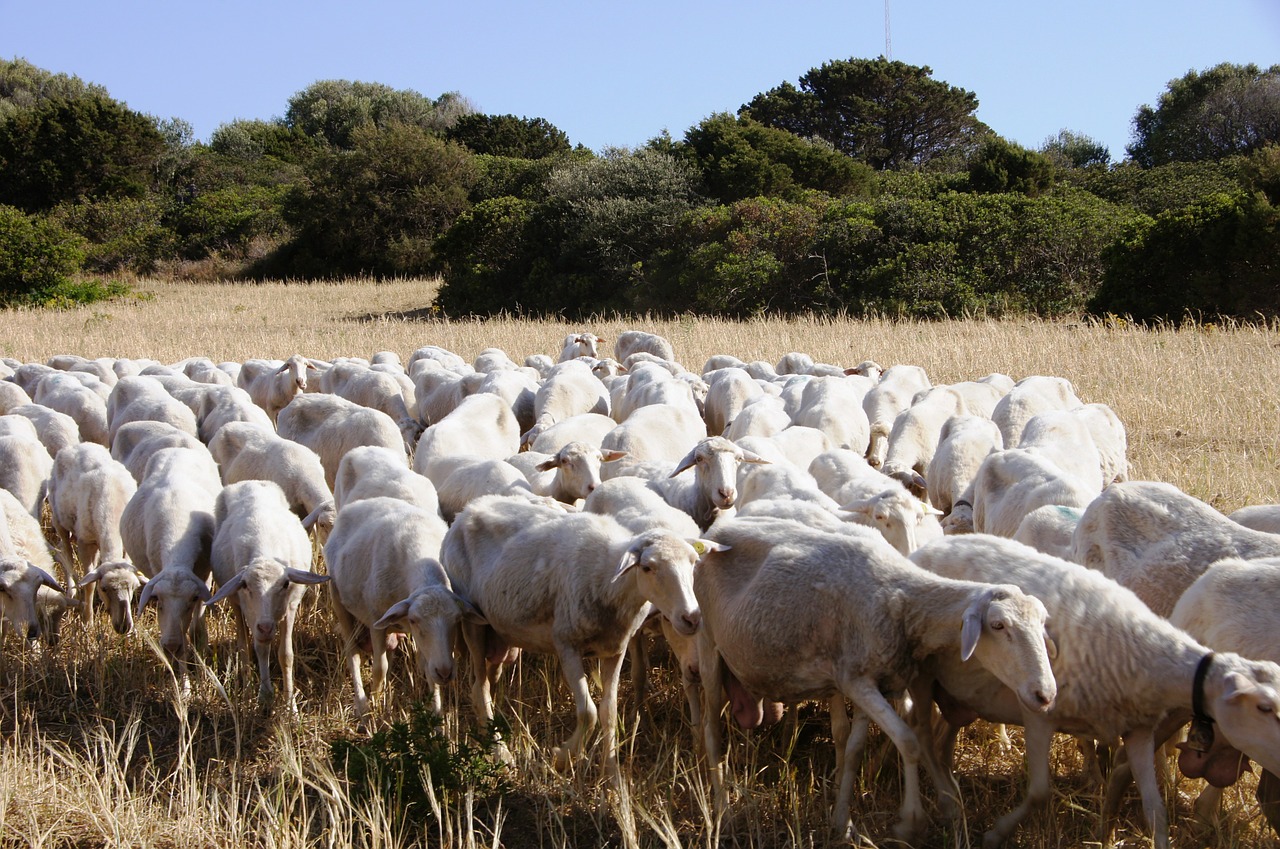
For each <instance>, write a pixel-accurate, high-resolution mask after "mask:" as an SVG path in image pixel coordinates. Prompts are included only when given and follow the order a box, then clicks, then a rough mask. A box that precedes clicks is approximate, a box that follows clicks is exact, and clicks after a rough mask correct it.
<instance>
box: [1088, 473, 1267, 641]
mask: <svg viewBox="0 0 1280 849" xmlns="http://www.w3.org/2000/svg"><path fill="white" fill-rule="evenodd" d="M1276 556H1280V535H1276V534H1268V533H1263V532H1261V531H1254V530H1250V529H1249V528H1246V527H1244V526H1242V525H1239V524H1237V523H1235V522H1232V521H1231V520H1230V519H1228V518H1227V517H1226V516H1224V515H1222V514H1221V513H1219V512H1218V511H1217V510H1215V509H1213V508H1212V507H1210V506H1209V505H1208V504H1205V503H1204V502H1203V501H1200V500H1199V499H1197V498H1192V497H1191V496H1190V495H1187V494H1186V493H1184V492H1182V491H1181V490H1179V489H1178V488H1177V487H1174V486H1171V485H1169V484H1166V483H1156V482H1152V481H1128V482H1124V483H1116V484H1112V485H1111V486H1109V487H1107V489H1106V491H1105V492H1103V493H1102V494H1101V495H1100V496H1098V497H1097V498H1096V499H1094V500H1093V501H1092V502H1091V503H1090V504H1089V505H1088V506H1087V507H1086V508H1085V511H1084V515H1083V516H1081V517H1080V524H1079V525H1077V526H1076V532H1075V537H1074V540H1073V542H1072V559H1073V560H1075V561H1076V562H1077V563H1083V564H1084V565H1085V566H1088V567H1089V568H1091V569H1097V570H1098V571H1100V572H1102V573H1103V574H1104V575H1106V576H1107V577H1109V578H1112V579H1114V580H1116V581H1118V582H1119V583H1121V584H1123V585H1124V586H1126V587H1128V588H1129V589H1131V590H1133V591H1134V592H1135V593H1137V595H1138V598H1140V599H1142V600H1143V601H1144V602H1146V604H1147V606H1148V607H1150V608H1151V609H1152V610H1154V611H1155V612H1156V613H1158V614H1159V615H1161V616H1166V617H1167V616H1168V615H1169V614H1171V613H1172V612H1173V607H1174V605H1175V604H1177V602H1178V599H1179V598H1180V597H1181V596H1182V594H1183V593H1184V592H1185V591H1186V589H1187V588H1188V587H1189V586H1191V584H1192V583H1193V582H1194V581H1195V579H1196V578H1198V577H1200V575H1201V573H1202V572H1204V570H1205V569H1207V568H1208V567H1209V565H1210V564H1211V563H1214V562H1216V561H1218V560H1222V559H1224V558H1227V557H1239V558H1243V559H1246V560H1250V559H1255V558H1259V557H1276Z"/></svg>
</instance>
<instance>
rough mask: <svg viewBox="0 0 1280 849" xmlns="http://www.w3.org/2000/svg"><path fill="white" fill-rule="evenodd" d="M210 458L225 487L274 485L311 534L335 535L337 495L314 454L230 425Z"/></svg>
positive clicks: (255, 429)
mask: <svg viewBox="0 0 1280 849" xmlns="http://www.w3.org/2000/svg"><path fill="white" fill-rule="evenodd" d="M388 450H389V451H390V452H391V453H392V454H393V455H394V454H396V453H397V452H400V449H399V448H398V447H397V448H395V449H388ZM209 453H210V454H211V455H212V457H213V459H214V460H216V461H217V463H218V468H219V471H220V474H221V477H222V482H223V483H224V484H232V483H239V482H240V481H246V480H269V481H274V482H275V483H276V484H277V485H279V487H280V488H281V489H282V490H284V494H285V498H286V499H287V500H288V502H289V509H290V510H292V511H293V512H294V514H295V515H297V516H299V517H300V518H302V523H303V526H304V527H305V528H306V529H307V530H311V529H312V528H313V527H314V528H315V532H316V538H317V539H318V540H319V541H320V542H324V540H325V539H326V538H327V537H328V535H329V532H330V531H331V530H333V523H334V521H335V520H336V519H337V517H338V516H337V507H336V505H335V503H334V495H333V491H332V490H330V488H329V484H328V483H327V482H326V480H325V472H324V466H323V465H322V464H321V463H320V458H319V457H318V456H317V455H316V453H315V452H314V451H312V450H311V449H310V448H307V447H306V446H305V445H299V444H298V443H296V442H294V441H293V440H291V439H285V438H284V437H282V436H278V435H277V434H275V433H273V432H272V431H271V430H270V429H268V428H264V427H261V426H260V425H254V424H250V423H248V422H231V423H229V424H227V425H226V426H224V427H223V428H222V429H220V430H219V431H218V433H217V434H216V435H215V436H214V438H213V441H211V442H210V443H209ZM339 465H341V463H339Z"/></svg>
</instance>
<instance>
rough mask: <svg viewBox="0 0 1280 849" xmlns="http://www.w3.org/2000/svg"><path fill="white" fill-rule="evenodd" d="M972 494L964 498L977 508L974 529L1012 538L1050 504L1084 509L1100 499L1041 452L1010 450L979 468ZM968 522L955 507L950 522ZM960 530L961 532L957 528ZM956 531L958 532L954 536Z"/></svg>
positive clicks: (999, 452) (1088, 485) (998, 453)
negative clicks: (1030, 517)
mask: <svg viewBox="0 0 1280 849" xmlns="http://www.w3.org/2000/svg"><path fill="white" fill-rule="evenodd" d="M971 490H972V491H971V492H968V491H967V492H966V495H967V496H968V497H966V498H964V499H962V500H963V501H965V502H967V503H968V504H970V505H972V508H971V510H972V512H971V515H972V519H973V524H972V530H975V531H977V532H978V533H985V534H995V535H996V536H1002V537H1006V538H1008V537H1012V536H1013V535H1014V534H1015V533H1017V531H1018V526H1019V525H1020V524H1022V520H1023V519H1024V518H1025V517H1026V515H1027V514H1028V513H1030V512H1031V511H1033V510H1035V509H1037V508H1039V507H1044V506H1045V505H1049V504H1054V505H1059V506H1062V507H1074V508H1078V509H1084V508H1085V507H1086V506H1087V505H1088V504H1089V503H1090V502H1091V501H1093V499H1094V498H1095V497H1096V496H1097V495H1098V490H1097V489H1095V488H1094V487H1093V485H1092V484H1091V483H1089V484H1086V483H1084V482H1083V481H1081V480H1080V479H1078V478H1076V477H1075V476H1074V475H1071V474H1070V473H1068V472H1065V471H1063V470H1062V467H1061V466H1059V465H1058V464H1057V463H1055V462H1053V461H1052V460H1050V459H1049V458H1047V457H1045V456H1044V455H1043V454H1042V453H1040V452H1039V451H1036V450H1031V449H1026V448H1009V449H1006V450H1004V451H996V452H994V453H992V454H990V455H988V456H987V458H986V459H985V460H983V461H982V465H981V466H979V467H978V474H977V475H976V476H975V477H974V479H973V485H972V487H971ZM963 517H964V511H962V510H961V509H959V505H958V504H957V505H953V506H952V510H951V515H950V516H948V521H949V522H952V523H955V522H957V521H958V520H960V519H962V518H963ZM951 527H952V528H953V529H955V530H960V528H959V527H958V526H957V525H955V524H952V525H951ZM953 532H954V531H953Z"/></svg>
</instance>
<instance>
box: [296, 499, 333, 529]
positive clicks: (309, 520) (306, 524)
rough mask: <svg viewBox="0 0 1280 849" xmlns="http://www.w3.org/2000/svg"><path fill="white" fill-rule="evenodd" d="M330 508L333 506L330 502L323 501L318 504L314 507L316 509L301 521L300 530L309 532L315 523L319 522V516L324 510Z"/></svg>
mask: <svg viewBox="0 0 1280 849" xmlns="http://www.w3.org/2000/svg"><path fill="white" fill-rule="evenodd" d="M332 506H333V502H332V501H323V502H321V503H320V504H318V505H316V509H314V510H312V511H311V512H310V513H308V514H307V516H306V518H305V519H303V520H302V529H303V530H304V531H309V530H311V529H312V528H313V527H315V524H316V522H318V521H320V515H321V514H322V513H324V512H325V510H327V509H329V508H331V507H332Z"/></svg>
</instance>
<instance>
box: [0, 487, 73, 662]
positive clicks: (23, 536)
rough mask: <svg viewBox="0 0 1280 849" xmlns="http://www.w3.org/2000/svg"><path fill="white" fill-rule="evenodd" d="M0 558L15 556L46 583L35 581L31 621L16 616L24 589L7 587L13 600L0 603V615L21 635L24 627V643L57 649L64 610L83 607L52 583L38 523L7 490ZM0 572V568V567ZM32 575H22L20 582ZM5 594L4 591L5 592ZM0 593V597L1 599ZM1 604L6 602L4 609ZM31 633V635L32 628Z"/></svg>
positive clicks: (1, 505)
mask: <svg viewBox="0 0 1280 849" xmlns="http://www.w3.org/2000/svg"><path fill="white" fill-rule="evenodd" d="M0 526H2V527H0V555H7V556H15V557H17V558H19V559H21V560H23V561H26V563H27V566H28V567H29V568H34V569H36V570H38V571H37V572H35V573H32V574H33V575H34V576H35V577H37V578H39V574H40V573H44V574H46V575H49V576H50V577H49V580H47V581H46V580H44V579H43V578H39V581H38V583H37V586H36V588H35V618H34V619H31V618H22V616H20V615H19V614H20V613H21V611H22V610H23V609H24V608H25V605H26V601H25V599H23V598H21V596H23V595H24V594H25V593H26V591H27V589H28V585H27V584H26V583H23V584H21V585H11V586H10V589H12V590H13V591H14V592H15V594H16V595H15V597H13V598H3V599H0V613H3V615H4V616H5V617H6V618H7V619H8V621H10V622H12V623H13V625H14V626H15V628H16V629H17V630H18V631H19V632H22V631H23V629H24V626H25V628H26V634H27V639H28V640H35V639H41V640H43V642H44V644H45V645H46V646H48V647H49V648H51V649H52V648H57V645H58V641H59V636H60V632H61V627H62V619H63V617H64V616H65V615H66V613H67V611H68V610H71V609H74V608H81V609H83V606H84V605H83V604H82V603H81V602H80V601H78V600H76V599H73V598H71V597H70V596H69V595H67V594H66V593H64V592H63V591H62V588H61V587H60V586H59V585H58V583H57V582H56V581H54V580H53V578H52V575H53V557H52V555H51V554H50V553H49V544H48V542H47V541H46V539H45V535H44V530H43V529H42V528H41V527H40V522H39V520H37V519H36V518H35V517H33V516H32V515H31V514H30V513H28V512H27V511H26V509H25V508H23V506H22V505H21V504H20V503H18V499H16V498H14V497H13V495H11V494H10V493H9V491H8V490H4V489H0ZM0 568H2V567H0ZM30 577H32V575H26V574H24V578H30ZM5 592H7V590H6V591H5ZM2 594H3V593H0V595H2ZM5 602H8V604H7V605H6V604H5ZM33 625H34V626H35V630H34V631H32V630H31V628H32V626H33Z"/></svg>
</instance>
